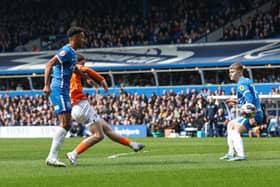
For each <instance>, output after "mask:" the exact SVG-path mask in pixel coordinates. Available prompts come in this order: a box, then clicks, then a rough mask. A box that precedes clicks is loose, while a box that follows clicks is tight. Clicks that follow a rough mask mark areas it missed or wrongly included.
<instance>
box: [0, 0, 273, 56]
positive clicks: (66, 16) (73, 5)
mask: <svg viewBox="0 0 280 187" xmlns="http://www.w3.org/2000/svg"><path fill="white" fill-rule="evenodd" d="M264 2H265V1H264V0H245V1H244V0H224V1H217V0H215V1H210V0H201V1H194V0H191V1H190V0H188V1H186V0H178V1H171V0H164V1H160V2H159V1H155V0H143V1H129V0H126V1H124V0H115V1H112V0H103V1H91V0H84V1H80V2H77V1H74V0H69V1H67V2H65V1H54V0H18V1H8V0H2V1H1V5H2V6H0V17H1V20H0V51H3V52H5V51H14V49H15V48H16V47H17V46H21V45H23V44H25V43H26V42H28V41H29V40H31V39H36V38H39V37H40V38H41V39H42V45H43V46H42V47H45V48H46V49H57V48H59V47H60V46H61V45H63V44H64V42H65V41H63V40H57V39H58V38H60V36H61V35H64V34H65V32H66V30H67V29H68V28H69V27H70V26H82V27H84V28H86V29H87V31H88V33H87V36H88V46H87V47H112V46H131V45H149V44H170V43H192V42H193V41H195V40H197V39H199V38H201V37H202V36H204V35H205V34H208V33H210V32H212V31H214V30H216V29H218V28H220V27H221V26H223V25H225V24H226V23H227V22H228V21H231V20H234V19H236V18H239V17H240V16H241V15H243V14H245V13H246V12H248V11H250V10H251V9H254V8H256V7H259V6H260V5H261V4H263V3H264ZM58 10H59V11H58ZM268 14H269V13H268ZM260 19H263V18H262V15H261V18H260ZM271 19H274V17H273V18H271ZM269 21H270V20H267V22H268V23H270V22H269ZM262 24H263V23H262ZM275 29H276V28H275ZM40 47H41V46H34V51H37V50H39V48H40Z"/></svg>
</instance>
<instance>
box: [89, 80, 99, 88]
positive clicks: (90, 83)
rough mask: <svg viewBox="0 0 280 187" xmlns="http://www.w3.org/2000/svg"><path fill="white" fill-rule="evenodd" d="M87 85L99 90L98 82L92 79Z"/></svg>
mask: <svg viewBox="0 0 280 187" xmlns="http://www.w3.org/2000/svg"><path fill="white" fill-rule="evenodd" d="M87 83H88V84H89V85H91V86H94V87H95V88H98V85H97V84H96V82H95V81H94V80H92V79H90V78H88V79H87Z"/></svg>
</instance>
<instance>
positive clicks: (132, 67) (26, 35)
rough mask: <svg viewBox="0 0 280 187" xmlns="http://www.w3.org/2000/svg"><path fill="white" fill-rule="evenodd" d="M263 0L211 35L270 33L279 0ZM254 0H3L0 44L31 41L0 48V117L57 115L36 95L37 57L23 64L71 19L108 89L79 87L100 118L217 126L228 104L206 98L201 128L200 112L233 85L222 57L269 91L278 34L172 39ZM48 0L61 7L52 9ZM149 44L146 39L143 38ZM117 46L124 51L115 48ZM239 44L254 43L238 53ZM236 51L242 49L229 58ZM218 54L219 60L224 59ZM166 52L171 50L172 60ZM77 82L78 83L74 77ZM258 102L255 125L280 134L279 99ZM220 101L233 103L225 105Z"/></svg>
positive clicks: (208, 26)
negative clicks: (262, 111) (212, 110)
mask: <svg viewBox="0 0 280 187" xmlns="http://www.w3.org/2000/svg"><path fill="white" fill-rule="evenodd" d="M272 2H273V3H272V8H271V10H270V11H269V12H262V11H261V10H259V11H258V12H257V14H256V15H255V16H253V17H250V18H248V19H247V20H245V22H244V23H242V25H240V26H239V27H236V26H233V25H232V26H231V27H229V28H225V31H224V36H223V38H222V39H221V40H224V41H229V40H231V41H232V40H249V39H256V40H259V39H267V38H274V37H278V36H279V30H280V21H279V20H280V19H279V3H278V2H277V1H272ZM18 3H21V6H18ZM264 3H265V1H263V0H246V1H241V0H238V1H233V0H226V1H210V0H202V1H184V0H178V1H171V0H164V1H161V2H158V1H154V0H150V1H148V0H147V1H121V0H116V1H111V0H104V1H90V0H85V1H82V2H79V3H77V2H76V1H74V0H69V1H67V3H66V4H65V3H64V2H62V1H53V0H20V1H16V2H14V1H12V2H11V1H8V0H3V1H1V4H2V5H3V6H0V16H1V21H0V51H1V52H12V51H27V50H29V51H30V50H31V51H33V52H34V53H14V56H13V54H10V53H1V55H0V67H1V71H0V126H45V125H48V126H56V125H57V124H58V119H57V117H56V116H55V115H54V113H53V107H51V105H50V103H49V101H48V99H47V98H46V97H45V96H43V95H42V91H41V89H42V86H43V84H42V82H43V74H42V73H43V68H42V66H41V67H40V68H38V69H36V68H34V69H29V67H33V66H36V65H38V66H39V65H42V64H40V63H41V62H42V61H44V60H45V59H47V57H48V56H50V55H52V54H53V51H48V52H46V53H44V52H40V53H36V52H38V51H40V50H51V49H57V48H59V47H60V46H62V45H63V44H64V43H65V35H64V33H65V30H66V29H67V28H68V27H69V26H70V25H78V26H82V27H84V28H86V29H87V31H88V32H87V37H88V44H87V47H88V48H91V49H89V50H87V49H86V50H84V51H82V52H83V53H84V54H85V56H86V57H88V59H87V60H89V62H90V63H92V64H91V67H93V68H96V69H97V70H98V71H101V74H102V75H103V76H104V77H105V78H106V80H107V82H108V83H109V87H110V90H111V92H109V94H107V95H105V94H104V93H103V92H102V90H98V91H94V90H90V91H89V89H88V90H87V91H88V99H89V100H90V102H91V104H92V105H93V106H94V107H95V110H96V111H97V112H98V114H100V115H101V116H102V117H103V118H104V119H106V120H107V121H108V122H109V123H110V124H112V125H127V126H130V125H135V124H145V125H146V126H147V128H148V129H149V133H150V134H149V135H151V136H162V135H163V134H164V132H165V130H166V129H169V130H170V129H171V131H170V132H176V133H178V134H180V133H181V132H185V131H186V128H195V129H197V130H198V131H200V130H203V131H205V132H206V136H224V135H225V126H226V123H227V121H228V119H229V113H228V111H227V110H226V108H225V106H224V103H223V101H222V100H215V101H214V104H215V105H217V107H218V108H219V110H218V112H217V113H216V114H215V118H216V119H215V120H216V121H215V125H214V127H213V128H211V129H209V128H208V126H207V124H208V119H207V117H206V115H205V108H206V105H207V101H208V99H209V97H210V96H225V95H235V94H236V93H235V89H234V85H232V84H231V83H230V81H229V79H228V69H227V66H228V65H229V64H230V63H232V61H239V60H240V61H242V62H243V63H244V64H245V65H246V66H247V67H248V69H247V70H248V72H246V75H248V76H250V77H251V78H253V80H254V82H255V83H257V85H256V86H257V89H259V88H261V89H260V90H261V93H262V94H266V95H271V96H273V95H279V94H280V85H279V83H280V74H279V62H278V61H277V60H275V59H279V58H278V57H279V56H278V53H277V50H276V51H275V49H277V48H278V43H279V41H276V42H274V41H272V42H271V43H269V42H268V41H263V42H262V41H261V40H260V42H259V41H258V42H256V41H253V42H251V44H248V45H246V44H245V45H243V44H244V43H246V42H244V43H234V42H230V43H227V42H221V44H217V43H215V44H213V45H207V44H204V45H203V46H202V47H201V46H200V45H195V44H192V45H180V44H190V43H193V42H195V41H196V40H198V39H199V38H201V37H203V36H205V35H207V34H209V33H211V32H212V31H215V30H217V29H218V28H223V26H224V25H225V24H226V23H228V22H230V21H232V20H234V19H236V18H240V17H241V16H242V15H243V14H245V13H247V12H248V11H251V10H254V9H258V7H260V5H262V4H264ZM54 7H58V8H61V7H63V9H62V11H59V12H58V11H55V8H54ZM93 7H94V8H93ZM104 7H106V8H104ZM256 31H257V32H256ZM32 40H38V41H39V45H37V44H38V41H37V43H36V42H35V44H36V45H35V44H34V45H32V46H31V48H30V49H27V48H25V47H24V45H25V44H26V43H30V41H32ZM254 42H255V43H254ZM158 44H160V45H158ZM162 44H175V45H172V46H171V47H170V45H162ZM151 45H152V46H153V47H147V46H151ZM124 46H125V47H127V48H126V50H127V51H126V50H125V49H124V48H122V47H124ZM132 46H142V47H143V49H142V48H137V47H136V48H134V47H132ZM228 46H229V47H228ZM108 47H114V49H115V50H113V48H108ZM144 47H147V48H144ZM200 47H201V48H200ZM203 47H205V48H203ZM227 47H228V48H227ZM92 48H94V49H92ZM97 48H101V49H100V50H98V49H97ZM105 48H106V49H108V50H105ZM103 49H104V50H103ZM260 49H263V50H260ZM130 50H131V51H132V52H130ZM120 51H121V52H120ZM139 51H140V52H139ZM143 51H144V52H143ZM221 51H222V52H221ZM247 51H254V53H249V55H248V56H249V57H248V58H247V57H246V58H245V57H244V58H243V56H246V54H244V53H245V52H247ZM255 51H257V52H256V53H257V54H256V55H255ZM266 52H267V53H266ZM270 52H271V53H270ZM183 53H184V54H183ZM192 53H194V54H192ZM182 54H183V55H186V54H187V55H186V56H187V57H186V58H185V56H183V57H182ZM236 54H238V55H239V54H242V56H238V55H237V56H238V57H235V58H233V56H234V55H236ZM36 55H38V56H36ZM188 55H189V56H188ZM254 55H255V56H254ZM269 55H271V56H272V57H271V56H269ZM263 56H264V58H263V59H259V57H263ZM266 56H268V57H266ZM29 57H30V58H29ZM100 58H101V60H100ZM174 58H175V60H174ZM227 58H229V60H225V59H227ZM42 59H43V60H42ZM104 59H105V60H104ZM178 59H179V60H178ZM40 60H41V61H40ZM169 60H170V61H172V60H174V61H172V62H173V64H172V62H169ZM176 60H177V61H176ZM26 61H27V63H26ZM158 61H159V63H158ZM160 62H164V63H162V64H160ZM167 62H168V63H167ZM174 62H176V63H174ZM12 63H14V64H12ZM24 63H26V64H25V65H26V66H25V65H24ZM29 63H30V64H29ZM44 63H45V61H44ZM98 63H100V64H101V65H100V66H102V63H103V64H106V67H100V66H98ZM117 63H119V64H117ZM112 64H113V65H112ZM116 64H117V65H116ZM110 65H112V66H110ZM122 65H125V66H122ZM10 66H11V67H10ZM17 66H19V67H17ZM107 66H108V67H107ZM36 67H37V66H36ZM186 75H187V78H186ZM84 87H88V85H86V84H84ZM262 102H263V106H264V108H266V111H267V124H266V125H264V126H263V129H262V132H267V135H271V136H275V135H280V133H279V132H280V131H279V132H278V126H277V125H276V126H275V123H276V124H277V121H279V119H276V118H277V117H279V101H277V100H272V99H265V100H262ZM229 111H230V112H231V113H235V108H234V107H232V108H230V110H229ZM267 129H268V131H267ZM252 135H253V134H252Z"/></svg>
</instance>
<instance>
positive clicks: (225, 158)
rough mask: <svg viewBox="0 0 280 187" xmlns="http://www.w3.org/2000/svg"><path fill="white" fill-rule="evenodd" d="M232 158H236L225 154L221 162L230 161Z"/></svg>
mask: <svg viewBox="0 0 280 187" xmlns="http://www.w3.org/2000/svg"><path fill="white" fill-rule="evenodd" d="M232 158H234V156H233V155H229V154H225V155H224V156H222V157H220V158H219V159H220V160H230V159H232Z"/></svg>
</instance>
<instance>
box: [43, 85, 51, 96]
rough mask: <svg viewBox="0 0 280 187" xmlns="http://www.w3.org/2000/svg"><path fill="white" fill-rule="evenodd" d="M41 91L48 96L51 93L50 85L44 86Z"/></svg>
mask: <svg viewBox="0 0 280 187" xmlns="http://www.w3.org/2000/svg"><path fill="white" fill-rule="evenodd" d="M43 92H44V94H45V95H46V96H49V95H50V94H51V88H50V86H46V85H45V86H44V89H43Z"/></svg>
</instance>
